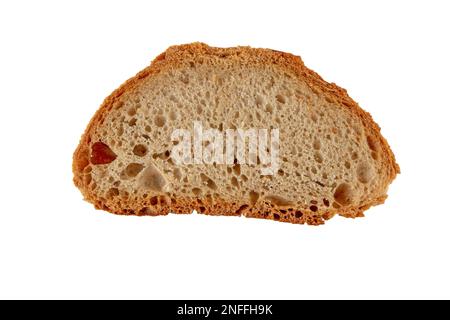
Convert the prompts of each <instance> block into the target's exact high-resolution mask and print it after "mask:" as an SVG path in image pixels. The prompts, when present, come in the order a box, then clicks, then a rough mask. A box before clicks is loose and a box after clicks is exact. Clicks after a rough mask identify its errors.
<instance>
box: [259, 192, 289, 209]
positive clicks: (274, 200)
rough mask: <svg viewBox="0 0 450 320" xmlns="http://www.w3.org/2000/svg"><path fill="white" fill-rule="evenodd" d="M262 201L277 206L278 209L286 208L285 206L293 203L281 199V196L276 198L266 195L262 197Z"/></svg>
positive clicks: (275, 196)
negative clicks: (264, 200)
mask: <svg viewBox="0 0 450 320" xmlns="http://www.w3.org/2000/svg"><path fill="white" fill-rule="evenodd" d="M264 199H266V200H268V201H269V202H271V203H272V204H274V205H276V206H278V207H287V206H292V205H293V202H292V201H290V200H288V199H286V198H283V197H282V196H278V195H268V196H266V197H264Z"/></svg>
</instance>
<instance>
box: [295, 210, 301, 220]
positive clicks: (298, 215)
mask: <svg viewBox="0 0 450 320" xmlns="http://www.w3.org/2000/svg"><path fill="white" fill-rule="evenodd" d="M294 217H296V218H297V219H300V218H301V217H303V212H301V211H300V210H297V211H295V214H294Z"/></svg>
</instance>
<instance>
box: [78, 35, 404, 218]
mask: <svg viewBox="0 0 450 320" xmlns="http://www.w3.org/2000/svg"><path fill="white" fill-rule="evenodd" d="M194 123H200V124H201V125H202V126H203V127H204V128H205V129H215V130H216V131H217V132H225V130H227V129H234V130H236V129H242V130H251V129H254V128H257V129H268V130H272V129H276V130H279V144H280V145H279V163H280V165H279V168H278V169H277V171H276V172H274V174H273V175H263V174H261V168H262V167H261V164H260V163H257V164H253V165H250V164H245V163H241V162H238V161H236V159H235V161H234V162H232V163H229V164H217V163H215V164H205V163H199V164H192V163H189V164H178V163H174V159H173V158H174V157H173V154H172V151H173V148H174V144H175V141H173V139H172V136H171V133H173V131H174V129H183V130H191V129H192V127H193V125H194ZM399 171H400V170H399V166H398V165H397V163H396V161H395V157H394V155H393V153H392V151H391V149H390V147H389V145H388V144H387V142H386V140H385V139H384V138H383V136H382V135H381V133H380V128H379V127H378V125H377V124H376V123H375V122H374V121H373V120H372V118H371V116H370V115H369V114H368V113H367V112H365V111H363V110H362V109H361V108H360V107H359V106H358V105H357V104H356V103H355V102H354V101H353V100H352V99H351V98H350V97H349V96H348V95H347V93H346V91H345V90H343V89H341V88H339V87H338V86H336V85H335V84H329V83H327V82H325V81H324V80H323V79H322V78H320V76H319V75H317V74H316V73H314V72H313V71H311V70H309V69H308V68H306V67H305V66H304V64H303V62H302V61H301V59H300V58H299V57H297V56H294V55H291V54H288V53H283V52H279V51H273V50H269V49H254V48H249V47H236V48H213V47H209V46H207V45H205V44H201V43H194V44H188V45H181V46H174V47H170V48H169V49H168V50H167V51H166V52H164V53H163V54H161V55H160V56H158V57H157V58H156V59H155V60H154V61H153V62H152V64H151V65H150V66H149V67H148V68H146V69H144V70H143V71H141V72H140V73H138V74H137V75H136V76H135V77H134V78H132V79H130V80H128V81H127V82H126V83H124V84H123V85H122V86H121V87H120V88H119V89H117V90H116V91H115V92H113V93H112V94H111V95H110V96H109V97H108V98H107V99H105V101H104V103H103V105H102V106H101V107H100V109H99V110H98V111H97V113H96V114H95V115H94V117H93V118H92V120H91V122H90V123H89V125H88V127H87V129H86V131H85V133H84V135H83V136H82V138H81V141H80V144H79V146H78V148H77V149H76V151H75V153H74V161H73V172H74V182H75V185H76V186H77V187H78V188H79V189H80V190H81V192H82V194H83V195H84V197H85V199H86V200H87V201H89V202H91V203H93V204H94V205H95V207H96V208H98V209H102V210H106V211H109V212H112V213H116V214H124V215H142V216H148V215H151V216H155V215H167V214H169V213H177V214H188V213H192V212H193V211H194V210H195V211H197V212H198V213H202V214H207V215H225V216H245V217H251V218H263V219H271V220H275V221H282V222H291V223H300V224H303V223H307V224H311V225H319V224H323V222H324V221H325V220H328V219H330V218H331V217H333V216H335V215H336V214H338V215H341V216H344V217H361V216H363V212H364V211H365V210H367V209H368V208H369V207H371V206H373V205H377V204H381V203H383V202H384V200H385V199H386V197H387V189H388V186H389V184H390V183H391V182H392V181H393V179H394V178H395V176H396V174H397V173H399Z"/></svg>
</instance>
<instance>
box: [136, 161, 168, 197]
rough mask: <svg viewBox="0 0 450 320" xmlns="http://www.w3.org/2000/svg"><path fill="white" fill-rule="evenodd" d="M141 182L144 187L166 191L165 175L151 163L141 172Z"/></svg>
mask: <svg viewBox="0 0 450 320" xmlns="http://www.w3.org/2000/svg"><path fill="white" fill-rule="evenodd" d="M139 182H140V184H141V186H142V187H143V188H144V189H150V190H154V191H164V189H165V187H166V185H167V181H166V179H165V178H164V176H163V175H162V174H161V173H160V172H159V171H158V170H157V169H156V168H155V167H154V166H153V165H149V166H148V167H147V168H146V169H145V170H144V171H143V172H142V173H141V174H140V178H139Z"/></svg>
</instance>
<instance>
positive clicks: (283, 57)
mask: <svg viewBox="0 0 450 320" xmlns="http://www.w3.org/2000/svg"><path fill="white" fill-rule="evenodd" d="M211 56H213V57H216V58H226V59H232V61H236V62H238V63H241V64H247V65H255V66H267V65H276V66H277V67H281V68H284V69H285V70H286V71H290V72H291V73H293V74H295V75H296V76H297V77H298V78H299V79H301V80H302V81H303V82H305V83H306V84H307V85H308V86H309V87H310V88H311V89H312V90H313V91H314V92H319V93H321V94H323V95H324V96H325V98H326V99H328V100H329V101H332V102H335V103H338V104H339V105H341V106H342V107H344V108H347V109H348V110H349V111H350V112H352V113H353V114H355V115H357V116H358V117H360V119H361V120H362V123H363V124H364V126H365V129H366V130H367V133H369V135H370V136H371V137H372V138H373V139H376V141H377V142H378V145H380V146H381V149H382V150H381V152H380V154H381V156H382V157H383V159H382V162H383V163H384V165H385V170H386V172H387V173H388V175H387V179H386V181H384V183H383V185H384V187H387V186H388V185H389V184H390V183H391V182H392V180H394V178H395V176H396V175H397V174H398V173H400V168H399V166H398V164H397V163H396V161H395V157H394V154H393V153H392V151H391V149H390V147H389V145H388V143H387V141H386V140H385V139H384V138H383V136H382V135H381V133H380V128H379V126H378V125H377V124H376V123H375V122H374V121H373V119H372V117H371V115H370V114H369V113H367V112H366V111H364V110H362V109H361V108H360V107H359V106H358V104H357V103H356V102H355V101H353V100H352V99H351V98H350V97H349V95H348V94H347V91H346V90H345V89H342V88H340V87H338V86H337V85H336V84H334V83H328V82H326V81H325V80H323V79H322V78H321V77H320V76H319V75H318V74H317V73H315V72H314V71H312V70H310V69H308V68H307V67H306V66H305V65H304V64H303V62H302V60H301V58H300V57H298V56H294V55H292V54H289V53H285V52H280V51H275V50H270V49H254V48H250V47H235V48H214V47H209V46H208V45H206V44H203V43H192V44H186V45H180V46H173V47H170V48H168V49H167V50H166V51H165V52H164V53H162V54H160V55H159V56H158V57H157V58H156V59H155V60H153V62H152V63H151V65H150V66H149V67H147V68H145V69H144V70H142V71H141V72H139V73H138V74H137V75H136V76H134V77H133V78H131V79H129V80H128V81H126V82H125V83H124V84H123V85H121V86H120V87H119V88H118V89H117V90H115V91H114V92H113V93H112V94H111V95H110V96H109V97H107V98H106V99H105V101H104V102H103V104H102V105H101V107H100V108H99V110H98V111H97V112H96V113H95V115H94V117H93V118H92V120H91V121H90V123H89V125H88V126H87V128H86V130H85V132H84V134H83V136H82V138H81V140H80V143H79V145H78V147H77V149H76V150H75V153H74V156H73V173H74V183H75V185H76V186H77V187H78V188H79V189H80V190H81V192H82V193H83V195H84V197H85V199H86V200H87V201H89V202H92V203H94V204H95V206H96V208H98V209H103V210H107V211H110V212H112V213H116V214H135V215H165V214H168V213H169V212H173V213H191V212H192V211H193V210H196V211H197V212H199V213H204V214H208V215H216V214H220V215H244V216H246V217H253V218H264V219H272V220H276V221H283V222H291V223H302V224H303V223H308V224H311V225H319V224H323V222H324V221H325V220H327V219H329V218H331V217H332V216H334V215H335V214H339V215H342V216H345V217H352V218H355V217H360V216H363V211H364V210H366V209H368V208H369V207H371V206H373V205H377V204H381V203H383V202H384V200H385V198H386V197H385V196H383V197H380V198H377V199H373V200H372V201H371V202H369V203H367V204H366V205H364V206H363V207H347V208H345V211H344V212H343V211H342V209H335V208H330V209H329V210H327V211H322V212H312V211H309V210H308V211H305V210H301V211H300V210H296V209H295V208H276V207H275V206H273V205H271V204H269V203H266V202H264V203H262V204H258V205H257V206H249V205H247V204H236V203H229V202H226V201H223V200H216V201H215V202H214V203H208V202H207V201H203V200H201V199H168V198H167V197H165V196H157V197H156V198H157V205H156V206H155V205H151V199H150V198H149V199H146V198H143V199H140V200H139V199H136V201H135V202H134V204H133V207H132V208H124V207H123V205H122V203H123V202H121V201H120V200H118V201H117V202H115V203H109V204H108V205H106V201H105V200H104V199H102V198H99V197H97V196H96V195H95V194H94V193H92V192H91V191H90V189H89V188H88V185H89V183H90V174H89V172H88V169H87V168H89V146H90V144H91V136H92V133H93V131H94V128H96V127H97V126H98V125H99V124H101V122H102V120H103V119H104V116H105V115H106V114H107V113H108V112H109V111H110V110H111V109H112V106H113V105H114V103H115V102H116V101H117V100H118V99H119V98H120V97H121V96H122V95H123V94H124V93H125V92H129V91H132V90H133V89H134V88H136V87H137V86H138V85H139V84H140V83H141V82H142V81H143V80H144V79H146V78H148V77H150V76H152V75H155V74H157V73H159V72H162V71H164V70H168V69H171V68H176V67H178V66H180V65H182V64H183V63H185V62H186V60H188V61H200V62H201V60H202V59H203V58H204V57H211ZM152 198H153V199H154V198H155V196H153V197H152ZM161 199H163V200H161ZM153 202H154V200H153Z"/></svg>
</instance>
